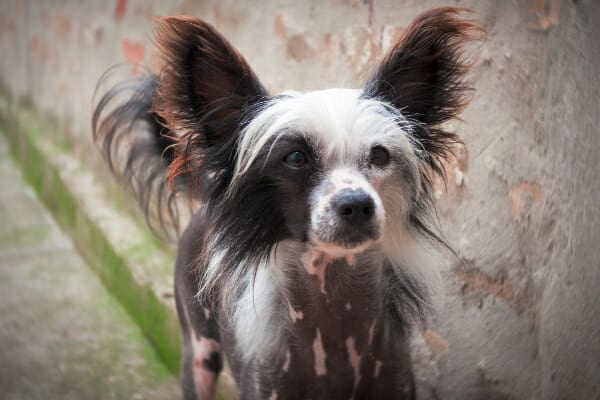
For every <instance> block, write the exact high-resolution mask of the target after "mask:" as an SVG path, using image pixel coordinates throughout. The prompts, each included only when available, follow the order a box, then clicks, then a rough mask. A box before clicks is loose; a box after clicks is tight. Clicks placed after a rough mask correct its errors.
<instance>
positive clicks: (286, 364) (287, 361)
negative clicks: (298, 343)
mask: <svg viewBox="0 0 600 400" xmlns="http://www.w3.org/2000/svg"><path fill="white" fill-rule="evenodd" d="M291 361H292V353H290V349H288V350H287V351H286V352H285V361H284V362H283V371H284V372H287V371H288V369H289V368H290V362H291Z"/></svg>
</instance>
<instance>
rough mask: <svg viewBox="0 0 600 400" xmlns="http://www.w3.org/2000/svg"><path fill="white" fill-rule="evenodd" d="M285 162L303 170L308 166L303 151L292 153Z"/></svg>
mask: <svg viewBox="0 0 600 400" xmlns="http://www.w3.org/2000/svg"><path fill="white" fill-rule="evenodd" d="M283 161H284V162H285V163H286V164H287V165H289V166H290V167H292V168H302V167H303V166H304V165H305V164H306V156H305V155H304V153H302V152H301V151H292V152H291V153H290V154H288V155H287V156H285V158H284V159H283Z"/></svg>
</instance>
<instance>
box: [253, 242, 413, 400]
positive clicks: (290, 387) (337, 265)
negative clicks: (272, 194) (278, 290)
mask: <svg viewBox="0 0 600 400" xmlns="http://www.w3.org/2000/svg"><path fill="white" fill-rule="evenodd" d="M293 271H295V272H292V275H291V276H288V278H289V279H288V287H287V291H288V296H287V298H286V299H285V302H286V303H287V304H286V307H284V308H287V309H286V310H285V311H284V312H285V313H288V314H289V318H290V319H289V323H290V326H289V329H288V333H287V335H286V340H285V345H284V346H283V348H282V349H281V350H280V354H278V355H276V356H275V360H273V361H274V362H273V363H272V364H270V366H271V367H270V368H266V369H265V370H264V371H265V372H266V373H265V374H263V376H262V378H261V387H262V388H263V393H264V394H269V396H270V398H271V399H294V398H298V399H300V398H302V399H309V398H313V399H338V398H339V399H350V398H354V399H359V398H370V397H371V396H373V395H374V394H376V393H374V392H373V390H374V389H373V388H377V387H379V388H385V387H387V388H388V389H390V390H392V389H395V387H396V383H398V382H397V378H396V374H397V372H398V365H400V369H403V368H407V366H408V365H404V364H405V363H404V362H400V363H399V362H398V360H401V359H402V358H403V353H404V352H405V349H404V346H403V343H404V338H403V335H402V333H401V332H397V331H395V330H394V329H390V327H389V324H388V323H387V322H386V321H385V317H384V315H385V313H384V312H382V310H383V304H384V302H383V296H382V293H380V290H381V289H380V287H381V284H380V275H379V271H378V269H377V268H376V266H374V265H371V264H369V263H368V262H366V261H365V260H364V259H361V258H339V259H333V258H331V257H328V256H326V255H324V254H323V253H320V254H319V253H311V254H306V255H305V256H304V257H302V268H297V269H293ZM408 368H410V367H409V366H408ZM399 383H400V384H401V385H404V386H405V382H399ZM269 396H267V398H269Z"/></svg>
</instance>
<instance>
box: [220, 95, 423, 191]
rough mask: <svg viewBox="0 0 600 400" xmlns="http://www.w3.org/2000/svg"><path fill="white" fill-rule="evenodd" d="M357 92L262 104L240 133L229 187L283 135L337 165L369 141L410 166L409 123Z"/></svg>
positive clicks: (412, 143)
mask: <svg viewBox="0 0 600 400" xmlns="http://www.w3.org/2000/svg"><path fill="white" fill-rule="evenodd" d="M361 94H362V91H360V90H358V89H327V90H319V91H314V92H308V93H299V92H286V93H284V94H283V95H282V96H281V97H277V98H274V99H273V100H271V101H270V102H267V103H265V104H264V105H263V109H262V111H260V112H259V114H258V115H257V116H256V117H255V118H254V119H253V120H252V121H250V122H249V123H248V125H247V126H246V127H245V128H244V130H243V131H242V132H241V140H240V143H239V150H238V151H239V154H238V158H237V161H236V165H235V170H234V181H233V185H232V186H235V185H236V183H237V181H238V179H239V178H240V177H241V176H242V175H243V174H244V173H245V172H247V171H248V169H249V168H250V166H251V165H252V163H253V162H254V161H255V160H256V157H257V156H258V155H259V153H260V152H261V151H262V150H263V149H264V148H265V146H267V144H268V143H269V142H272V143H271V146H273V144H274V143H275V142H277V140H278V139H279V138H281V137H282V136H284V135H290V134H292V135H294V134H296V135H303V136H305V137H307V138H308V139H311V140H312V141H313V142H314V143H315V144H316V145H317V146H319V147H321V148H322V149H323V150H324V154H323V156H324V157H325V158H326V159H328V158H332V157H335V158H336V159H337V161H338V162H339V163H345V162H348V161H351V160H353V159H354V158H355V157H356V156H358V155H359V153H360V149H361V147H363V146H365V145H368V144H369V142H373V141H375V140H377V141H379V142H382V144H389V145H390V146H392V147H394V148H398V149H401V150H402V151H403V153H404V154H405V156H406V157H408V159H409V162H410V164H412V165H411V167H412V168H416V163H417V161H416V153H417V152H418V151H419V148H418V146H417V145H416V143H415V141H414V140H413V139H412V137H411V135H410V134H409V131H410V129H411V124H410V123H409V121H408V120H407V119H406V118H405V117H404V116H402V114H401V113H400V112H399V111H398V110H396V109H395V108H393V107H392V106H391V105H389V104H387V103H385V102H383V101H380V100H376V99H372V98H363V97H361Z"/></svg>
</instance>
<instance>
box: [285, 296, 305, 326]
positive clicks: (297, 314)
mask: <svg viewBox="0 0 600 400" xmlns="http://www.w3.org/2000/svg"><path fill="white" fill-rule="evenodd" d="M288 307H289V308H290V317H291V318H292V322H293V323H296V321H297V320H301V319H302V318H304V313H303V312H302V311H296V310H294V308H293V307H292V304H291V303H290V301H289V300H288Z"/></svg>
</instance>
